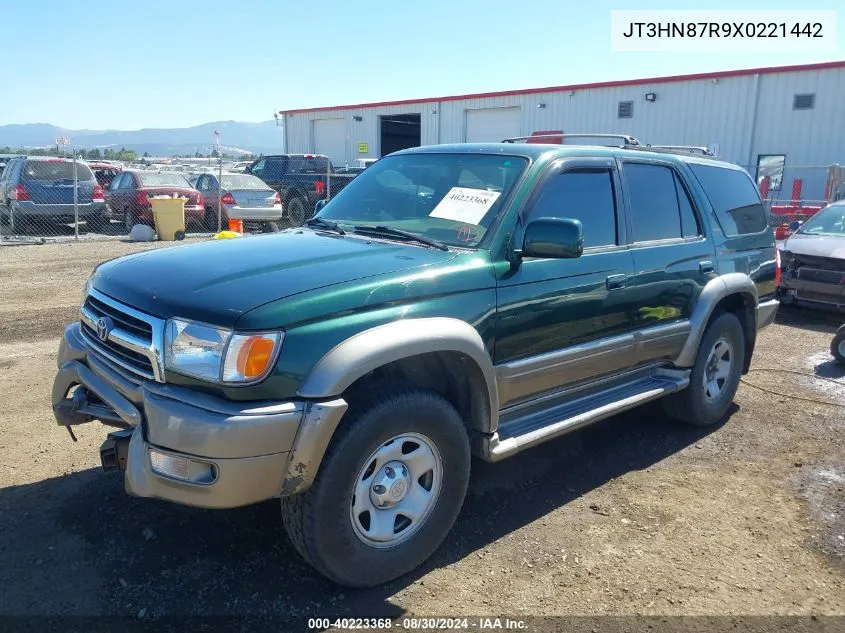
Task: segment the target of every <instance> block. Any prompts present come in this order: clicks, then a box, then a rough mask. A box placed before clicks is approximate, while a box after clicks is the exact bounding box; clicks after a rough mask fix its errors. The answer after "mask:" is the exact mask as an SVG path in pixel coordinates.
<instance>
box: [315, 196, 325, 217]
mask: <svg viewBox="0 0 845 633" xmlns="http://www.w3.org/2000/svg"><path fill="white" fill-rule="evenodd" d="M324 206H326V199H325V198H323V199H322V200H317V204H315V205H314V213H315V214H317V213H319V212H320V210H321V209H322V208H323V207H324Z"/></svg>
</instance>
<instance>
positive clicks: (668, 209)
mask: <svg viewBox="0 0 845 633" xmlns="http://www.w3.org/2000/svg"><path fill="white" fill-rule="evenodd" d="M625 182H626V183H627V185H628V193H629V195H630V198H631V224H632V225H633V230H634V241H635V242H649V241H651V240H667V239H672V238H680V237H683V230H682V228H681V224H682V222H681V208H680V203H679V200H678V186H679V185H680V183H677V182H676V176H675V172H674V170H672V169H671V168H669V167H665V166H663V165H644V164H640V163H626V164H625ZM684 195H686V193H685V192H684ZM686 204H687V205H689V200H686ZM689 210H690V211H692V208H691V207H690V209H689ZM693 220H694V216H693ZM690 230H692V229H690Z"/></svg>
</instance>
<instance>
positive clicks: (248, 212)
mask: <svg viewBox="0 0 845 633" xmlns="http://www.w3.org/2000/svg"><path fill="white" fill-rule="evenodd" d="M217 177H218V175H217V174H212V173H205V174H200V175H199V176H197V177H196V180H194V181H193V184H194V186H195V187H196V188H197V190H198V191H199V192H200V193H201V194H202V196H203V199H204V200H205V226H206V228H207V229H209V230H212V231H216V230H217V220H218V205H217V202H218V199H219V201H220V202H221V203H222V205H223V214H222V216H221V220H222V224H223V228H226V226H227V222H228V220H230V219H232V220H243V221H244V223H245V224H255V225H259V226H261V227H262V228H263V229H264V230H265V231H277V230H279V226H278V222H280V221H281V219H282V200H281V197H280V195H279V192H278V191H275V190H273V189H271V188H270V187H269V186H267V184H266V183H265V182H264V181H263V180H261V179H260V178H258V177H257V176H252V175H251V174H225V173H224V174H223V176H222V178H223V189H222V191H218V189H219V184H218V182H217ZM221 194H222V196H221Z"/></svg>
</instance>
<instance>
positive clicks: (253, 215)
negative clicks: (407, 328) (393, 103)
mask: <svg viewBox="0 0 845 633" xmlns="http://www.w3.org/2000/svg"><path fill="white" fill-rule="evenodd" d="M365 167H366V166H365V165H352V166H344V167H335V166H333V165H332V163H331V161H330V160H329V159H328V158H327V157H326V156H321V155H316V154H288V155H278V156H267V157H260V158H258V159H257V160H255V161H251V162H247V161H242V162H239V163H235V162H232V161H221V160H218V159H213V161H212V160H208V161H207V162H200V163H193V164H173V163H171V164H154V165H147V164H125V163H124V164H121V163H117V162H104V161H97V162H95V161H83V160H79V159H74V158H64V157H43V156H17V157H14V158H11V159H7V162H6V167H5V168H4V170H3V172H2V174H0V245H9V244H27V243H40V242H46V241H64V240H94V239H107V238H124V239H126V238H127V237H128V236H129V235H130V233H131V232H132V229H133V227H134V226H136V225H138V224H141V225H146V226H149V227H152V228H154V227H155V216H154V213H153V209H152V206H153V202H152V200H154V199H155V198H156V197H157V196H171V197H175V196H178V197H182V198H185V233H186V235H189V236H190V235H211V234H215V233H217V232H219V231H221V230H233V231H237V232H239V233H243V234H245V235H246V234H255V233H265V232H274V231H278V230H280V229H284V228H288V227H295V226H300V225H301V224H302V223H304V222H305V221H306V220H308V219H309V218H311V217H313V215H314V213H315V211H316V209H317V206H318V203H321V201H328V200H330V199H331V198H332V197H333V196H334V195H336V194H337V192H339V191H340V190H341V189H342V188H343V187H345V186H346V185H347V184H348V183H349V182H350V181H351V180H352V179H354V178H355V177H356V176H357V175H358V174H359V173H360V172H361V171H363V169H364V168H365ZM221 184H222V186H221ZM147 233H149V231H148V232H147Z"/></svg>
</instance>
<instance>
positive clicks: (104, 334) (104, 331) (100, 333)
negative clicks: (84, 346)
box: [97, 317, 112, 343]
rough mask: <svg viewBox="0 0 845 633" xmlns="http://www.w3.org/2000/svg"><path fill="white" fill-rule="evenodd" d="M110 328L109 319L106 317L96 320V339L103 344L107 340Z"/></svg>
mask: <svg viewBox="0 0 845 633" xmlns="http://www.w3.org/2000/svg"><path fill="white" fill-rule="evenodd" d="M111 328H112V322H111V319H110V318H108V317H100V318H99V319H97V338H98V339H100V340H101V341H103V342H104V343H105V342H106V341H107V340H109V332H110V331H111Z"/></svg>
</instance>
